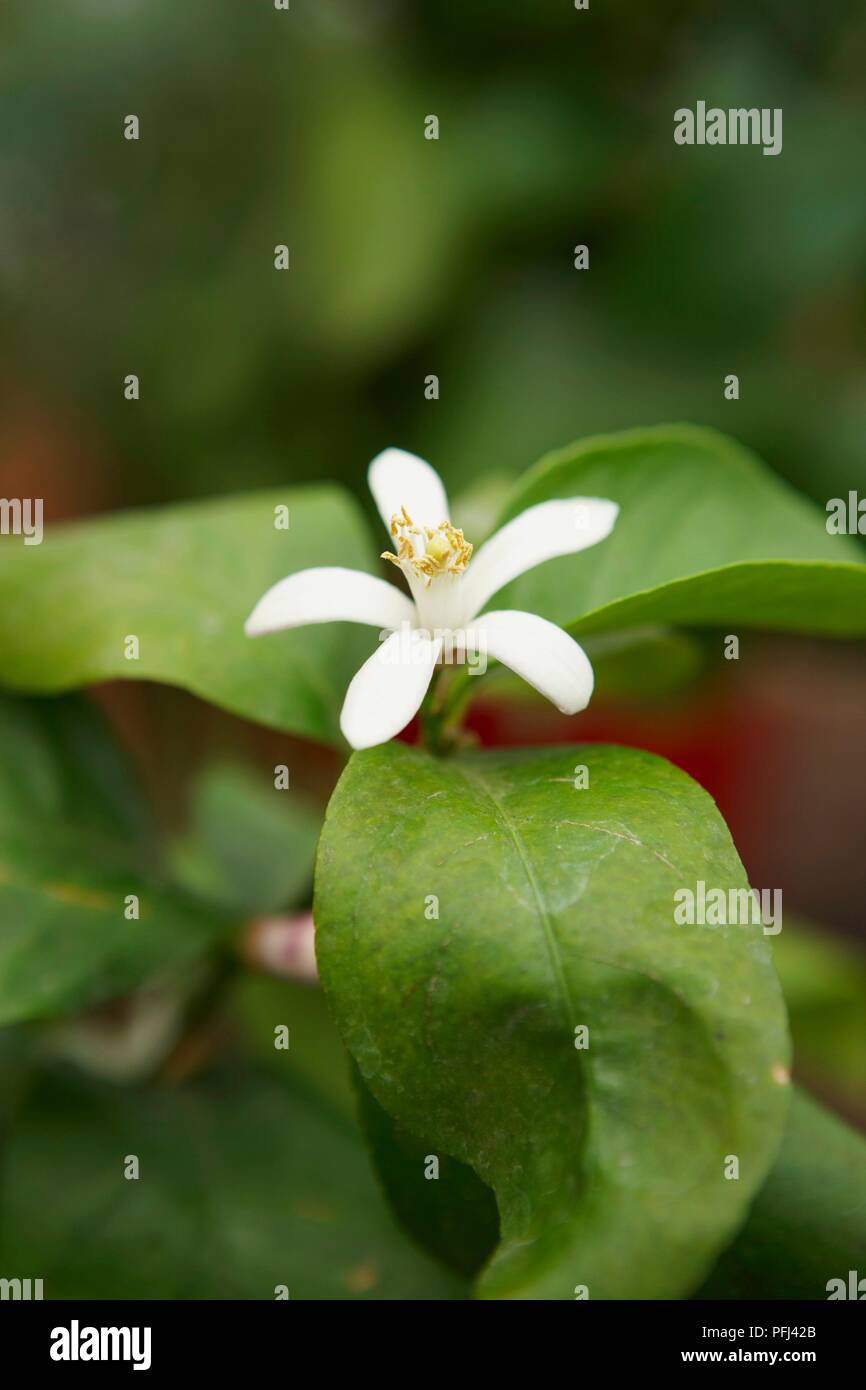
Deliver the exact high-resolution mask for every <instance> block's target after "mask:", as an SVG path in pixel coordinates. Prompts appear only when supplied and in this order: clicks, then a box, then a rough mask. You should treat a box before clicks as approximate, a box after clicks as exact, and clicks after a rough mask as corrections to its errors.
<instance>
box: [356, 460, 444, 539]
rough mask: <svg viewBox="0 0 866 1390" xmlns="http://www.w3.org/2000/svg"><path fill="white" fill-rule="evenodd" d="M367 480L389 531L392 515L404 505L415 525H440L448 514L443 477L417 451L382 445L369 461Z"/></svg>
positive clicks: (389, 532) (389, 531)
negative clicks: (381, 448) (379, 451)
mask: <svg viewBox="0 0 866 1390" xmlns="http://www.w3.org/2000/svg"><path fill="white" fill-rule="evenodd" d="M367 481H368V483H369V484H370V491H371V492H372V494H373V497H374V498H375V501H376V506H377V507H378V508H379V515H380V516H381V518H382V520H383V521H384V523H385V525H386V527H387V528H388V534H389V535H390V534H391V517H392V516H393V515H394V513H395V512H399V511H401V509H402V508H403V507H405V508H406V511H407V512H408V514H409V516H410V517H411V518H412V520H413V521H414V523H415V525H416V526H439V525H440V523H441V522H443V521H445V520H447V518H448V497H447V495H446V493H445V489H444V487H443V486H442V480H441V478H440V477H439V474H438V473H437V472H436V469H435V468H431V467H430V464H429V463H425V462H424V460H423V459H419V458H418V457H417V455H416V454H407V453H406V451H405V449H384V450H383V451H382V453H381V454H377V455H376V457H375V458H374V459H373V462H372V463H371V464H370V467H369V469H368V472H367Z"/></svg>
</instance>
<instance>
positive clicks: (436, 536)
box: [382, 507, 472, 588]
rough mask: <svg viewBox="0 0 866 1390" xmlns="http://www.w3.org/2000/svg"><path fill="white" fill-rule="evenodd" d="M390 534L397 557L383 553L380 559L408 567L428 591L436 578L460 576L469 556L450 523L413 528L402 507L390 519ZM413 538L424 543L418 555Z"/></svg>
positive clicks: (466, 543) (469, 550)
mask: <svg viewBox="0 0 866 1390" xmlns="http://www.w3.org/2000/svg"><path fill="white" fill-rule="evenodd" d="M390 531H391V535H392V536H393V537H394V540H395V541H396V542H397V554H396V555H395V554H394V552H393V551H392V550H384V551H383V552H382V559H383V560H390V562H391V564H392V565H401V566H402V565H409V567H410V568H411V569H412V571H413V573H415V574H417V575H418V577H419V579H423V580H424V583H425V585H426V586H427V587H428V588H429V586H430V584H431V583H432V581H433V580H434V579H435V578H436V577H437V576H438V575H441V574H462V573H463V571H464V570H465V569H466V566H467V565H468V564H469V561H470V558H471V556H472V546H471V545H470V543H469V541H467V540H466V538H465V536H464V535H463V532H462V531H461V530H459V529H458V527H456V526H452V525H451V522H450V521H447V520H446V521H440V523H439V525H438V526H435V527H430V526H424V527H421V526H416V525H415V523H414V522H413V520H412V518H411V517H410V516H409V513H408V512H407V511H406V508H405V507H401V508H400V511H399V512H395V513H394V515H393V516H392V517H391V526H390ZM413 536H414V537H417V539H419V540H421V541H423V550H422V551H421V553H420V554H419V555H416V554H415V545H414V543H413V540H412V538H413Z"/></svg>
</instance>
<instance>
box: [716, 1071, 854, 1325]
mask: <svg viewBox="0 0 866 1390" xmlns="http://www.w3.org/2000/svg"><path fill="white" fill-rule="evenodd" d="M864 1267H866V1139H864V1138H863V1136H862V1135H860V1134H857V1133H855V1131H854V1130H852V1129H848V1128H847V1126H846V1125H844V1124H842V1123H841V1121H840V1120H837V1119H836V1117H835V1116H833V1115H831V1114H829V1113H828V1112H827V1111H826V1110H822V1109H821V1107H820V1106H818V1105H816V1104H815V1102H814V1101H812V1100H810V1099H809V1097H808V1096H806V1095H804V1094H803V1093H802V1092H796V1091H795V1092H794V1099H793V1104H792V1105H791V1110H790V1115H789V1122H788V1127H787V1131H786V1133H785V1139H784V1142H783V1144H782V1148H781V1150H780V1153H779V1157H778V1159H777V1160H776V1163H775V1166H774V1167H773V1170H772V1172H771V1173H770V1176H769V1178H768V1179H767V1181H766V1183H765V1185H764V1187H763V1188H762V1189H761V1192H760V1193H759V1195H758V1197H757V1199H756V1200H755V1203H754V1206H753V1207H752V1210H751V1212H750V1214H749V1219H748V1221H747V1222H746V1225H745V1226H744V1228H743V1230H742V1231H741V1232H740V1234H739V1236H738V1237H737V1239H736V1240H735V1241H734V1244H733V1245H732V1246H731V1248H730V1249H729V1250H727V1251H726V1252H725V1254H724V1255H723V1256H722V1258H721V1259H720V1260H719V1263H718V1264H717V1266H716V1268H715V1269H714V1270H713V1272H712V1274H711V1275H710V1277H709V1279H708V1280H707V1282H706V1283H705V1284H704V1286H703V1288H702V1289H701V1290H700V1293H699V1294H698V1295H697V1296H698V1297H699V1298H735V1299H740V1298H758V1299H762V1298H807V1299H815V1298H820V1299H826V1298H827V1283H828V1280H830V1279H843V1280H845V1282H846V1284H847V1281H848V1271H849V1270H850V1269H856V1270H858V1271H859V1276H858V1277H862V1276H863V1271H864Z"/></svg>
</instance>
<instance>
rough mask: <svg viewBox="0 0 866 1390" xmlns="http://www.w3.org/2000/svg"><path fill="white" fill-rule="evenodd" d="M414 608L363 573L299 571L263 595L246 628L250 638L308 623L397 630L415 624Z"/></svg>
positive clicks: (393, 590)
mask: <svg viewBox="0 0 866 1390" xmlns="http://www.w3.org/2000/svg"><path fill="white" fill-rule="evenodd" d="M414 617H415V605H414V604H413V602H412V600H411V599H410V598H409V596H408V595H407V594H404V593H401V591H400V590H399V589H397V588H395V587H394V585H393V584H388V583H387V582H386V581H385V580H384V579H377V578H376V577H375V576H374V575H372V574H364V573H363V571H361V570H347V569H340V568H339V567H335V568H322V569H311V570H299V571H298V573H297V574H290V575H289V576H288V578H287V579H281V580H280V581H279V583H278V584H274V586H273V588H271V589H268V591H267V593H266V594H263V595H262V597H261V598H260V599H259V601H258V603H257V604H256V606H255V608H254V609H253V611H252V613H251V614H250V616H249V617H248V618H247V620H246V623H245V624H244V631H245V633H246V634H247V637H261V636H262V634H263V633H265V632H280V631H281V630H282V629H283V628H287V627H304V626H305V625H306V624H307V623H369V624H370V626H371V627H379V628H386V627H391V628H398V627H400V626H401V624H402V623H406V622H408V623H412V622H413V621H414Z"/></svg>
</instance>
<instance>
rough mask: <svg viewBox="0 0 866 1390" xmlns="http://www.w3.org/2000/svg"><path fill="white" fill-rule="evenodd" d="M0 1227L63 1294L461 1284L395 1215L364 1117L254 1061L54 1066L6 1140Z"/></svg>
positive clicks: (12, 1248) (369, 1290) (13, 1267)
mask: <svg viewBox="0 0 866 1390" xmlns="http://www.w3.org/2000/svg"><path fill="white" fill-rule="evenodd" d="M131 1154H134V1155H135V1156H136V1157H137V1158H138V1160H139V1164H140V1177H139V1179H138V1180H137V1181H134V1180H128V1179H126V1178H125V1177H124V1164H125V1161H126V1157H127V1155H131ZM58 1155H62V1181H61V1182H58V1161H59V1160H58ZM0 1232H2V1245H0V1256H2V1267H3V1269H4V1271H7V1270H8V1271H17V1270H21V1271H22V1273H23V1272H26V1271H35V1270H38V1272H39V1275H40V1277H41V1278H43V1279H44V1280H45V1296H46V1298H53V1299H63V1298H76V1299H79V1298H115V1299H116V1298H153V1297H154V1296H158V1297H160V1298H168V1299H172V1298H174V1299H185V1298H195V1299H207V1298H223V1299H225V1298H254V1299H273V1298H274V1291H275V1288H276V1286H277V1285H280V1284H285V1285H287V1286H288V1290H289V1296H290V1298H292V1299H351V1298H371V1299H397V1298H399V1299H420V1298H423V1299H428V1298H430V1299H433V1298H454V1297H458V1298H459V1297H460V1296H461V1294H462V1287H461V1285H460V1283H459V1282H458V1281H457V1280H456V1279H455V1278H454V1277H453V1276H451V1275H448V1274H447V1273H445V1272H444V1271H441V1270H439V1269H438V1268H436V1267H435V1266H434V1265H433V1264H432V1262H430V1261H429V1260H427V1259H426V1258H424V1257H423V1256H422V1255H420V1254H418V1253H416V1252H415V1251H414V1250H412V1248H411V1246H410V1245H409V1244H408V1242H407V1241H406V1240H405V1239H404V1237H403V1236H402V1235H401V1234H400V1233H399V1232H398V1231H397V1230H396V1228H395V1227H394V1225H393V1222H392V1220H391V1218H390V1216H389V1214H388V1212H387V1211H386V1209H385V1206H384V1203H383V1201H382V1198H381V1197H380V1195H379V1193H378V1191H377V1190H376V1185H375V1183H374V1181H373V1179H372V1177H371V1175H370V1172H369V1166H368V1163H367V1158H366V1155H365V1153H364V1149H363V1145H362V1144H361V1142H360V1139H359V1137H358V1134H357V1131H356V1130H355V1129H354V1128H353V1127H352V1126H350V1125H349V1124H347V1123H346V1122H345V1121H344V1120H342V1119H341V1118H339V1117H337V1116H335V1115H334V1114H333V1113H332V1112H331V1111H329V1110H328V1109H326V1108H323V1107H322V1106H321V1104H320V1103H319V1102H318V1101H316V1099H315V1098H314V1097H313V1096H312V1095H311V1094H309V1093H308V1092H306V1091H305V1090H304V1089H303V1088H302V1087H300V1086H298V1085H293V1084H291V1083H289V1082H286V1083H284V1084H280V1083H279V1082H277V1081H276V1080H272V1079H269V1078H268V1077H267V1076H264V1075H262V1074H261V1073H257V1072H255V1071H250V1072H246V1071H237V1072H235V1071H232V1072H225V1073H218V1074H216V1075H213V1076H211V1077H210V1078H209V1079H208V1080H207V1081H204V1082H198V1083H196V1084H194V1085H190V1086H186V1087H184V1088H181V1089H178V1090H162V1091H159V1090H146V1089H138V1090H119V1089H115V1088H113V1087H111V1086H107V1085H97V1084H95V1083H87V1082H85V1081H83V1080H82V1079H81V1078H80V1077H77V1076H75V1075H74V1074H72V1073H69V1072H60V1071H58V1072H56V1073H49V1074H46V1075H44V1076H43V1077H41V1078H40V1079H39V1081H38V1082H37V1084H36V1085H35V1086H34V1088H33V1090H32V1093H31V1094H30V1096H29V1097H28V1101H27V1103H26V1105H24V1106H23V1107H22V1109H21V1111H20V1113H19V1115H18V1116H17V1119H16V1123H15V1126H14V1128H13V1130H12V1133H11V1136H10V1139H9V1142H8V1145H7V1148H6V1153H5V1161H4V1169H3V1188H2V1220H0Z"/></svg>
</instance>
